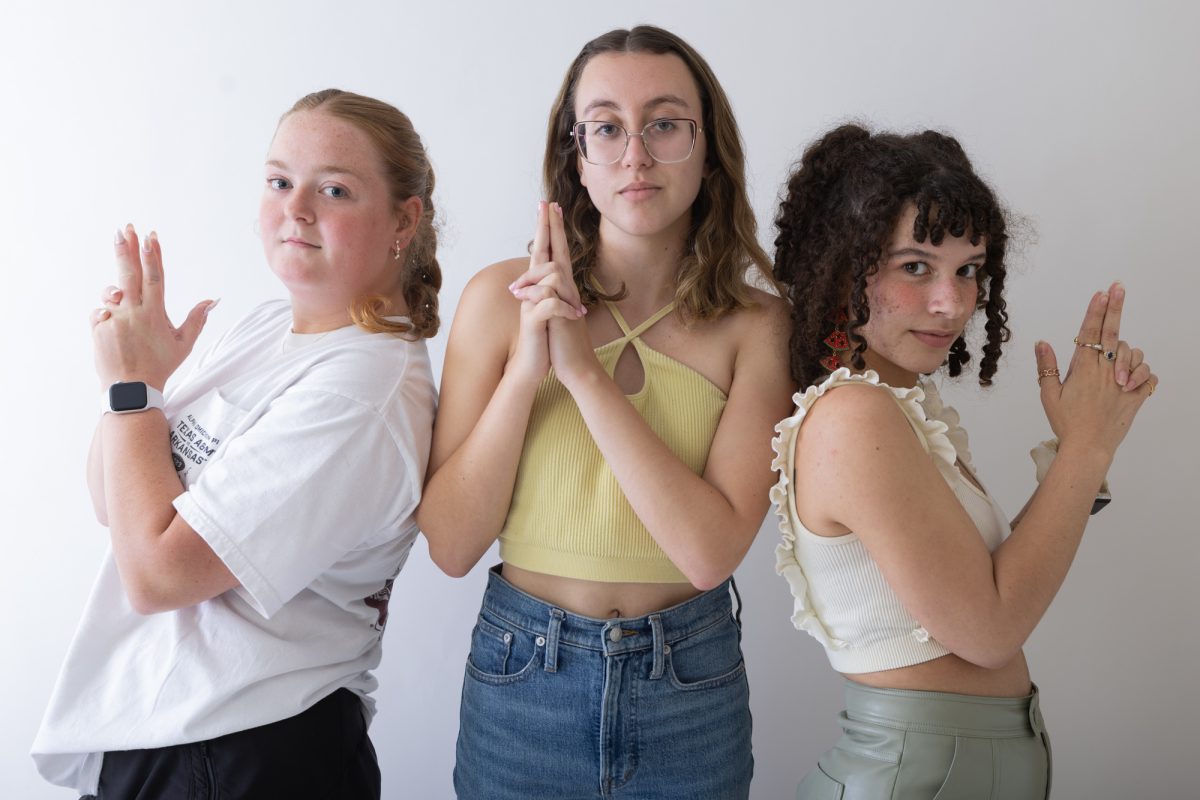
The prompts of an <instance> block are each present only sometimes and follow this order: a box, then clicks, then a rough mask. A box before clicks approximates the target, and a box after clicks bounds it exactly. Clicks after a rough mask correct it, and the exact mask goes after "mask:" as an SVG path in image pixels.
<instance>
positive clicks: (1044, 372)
mask: <svg viewBox="0 0 1200 800" xmlns="http://www.w3.org/2000/svg"><path fill="white" fill-rule="evenodd" d="M1058 374H1059V373H1058V369H1039V370H1038V376H1037V381H1038V384H1039V385H1040V384H1041V382H1042V378H1049V377H1055V378H1057V377H1058Z"/></svg>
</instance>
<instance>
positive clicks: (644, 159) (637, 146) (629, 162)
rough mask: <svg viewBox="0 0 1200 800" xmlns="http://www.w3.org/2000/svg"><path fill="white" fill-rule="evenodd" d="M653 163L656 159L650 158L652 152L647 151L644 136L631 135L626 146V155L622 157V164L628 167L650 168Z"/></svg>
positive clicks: (638, 134)
mask: <svg viewBox="0 0 1200 800" xmlns="http://www.w3.org/2000/svg"><path fill="white" fill-rule="evenodd" d="M653 163H654V159H653V158H651V157H650V151H649V150H647V149H646V142H645V139H644V138H643V134H641V133H631V134H629V140H628V141H627V142H626V144H625V155H624V156H622V157H621V164H622V165H623V166H626V167H648V166H650V165H651V164H653Z"/></svg>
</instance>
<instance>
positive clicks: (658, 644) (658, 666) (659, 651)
mask: <svg viewBox="0 0 1200 800" xmlns="http://www.w3.org/2000/svg"><path fill="white" fill-rule="evenodd" d="M650 630H651V632H652V633H653V634H654V642H653V643H652V644H651V645H650V649H651V650H653V651H654V666H653V668H652V669H651V670H650V680H652V681H656V680H658V679H659V678H661V677H662V674H663V656H664V654H665V649H666V645H667V643H666V640H665V639H663V629H662V617H661V616H659V615H658V614H651V615H650Z"/></svg>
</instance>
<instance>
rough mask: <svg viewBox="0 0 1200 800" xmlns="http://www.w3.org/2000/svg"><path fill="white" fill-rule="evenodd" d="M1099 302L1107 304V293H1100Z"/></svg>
mask: <svg viewBox="0 0 1200 800" xmlns="http://www.w3.org/2000/svg"><path fill="white" fill-rule="evenodd" d="M1100 302H1101V303H1107V302H1108V292H1101V293H1100Z"/></svg>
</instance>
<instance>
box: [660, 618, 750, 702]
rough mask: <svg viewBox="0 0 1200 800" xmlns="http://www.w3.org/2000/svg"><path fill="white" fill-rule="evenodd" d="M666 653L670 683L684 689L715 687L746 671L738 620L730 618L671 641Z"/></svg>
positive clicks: (735, 678)
mask: <svg viewBox="0 0 1200 800" xmlns="http://www.w3.org/2000/svg"><path fill="white" fill-rule="evenodd" d="M666 657H667V663H666V671H667V675H668V677H669V678H670V680H671V684H672V685H673V686H675V688H677V689H683V690H685V691H693V690H698V689H715V688H717V687H719V686H724V685H726V684H729V683H733V682H734V681H737V680H739V679H740V678H742V677H743V676H744V675H745V674H746V662H745V661H743V660H742V647H741V644H740V642H739V641H738V629H737V624H736V623H734V621H733V620H732V619H728V620H722V621H721V622H719V623H717V624H716V625H712V626H710V627H709V628H706V629H705V630H703V631H701V632H699V633H697V634H694V635H692V636H689V637H687V638H686V639H680V640H679V641H677V642H674V643H673V644H671V645H670V647H669V648H668V650H667V654H666Z"/></svg>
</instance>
